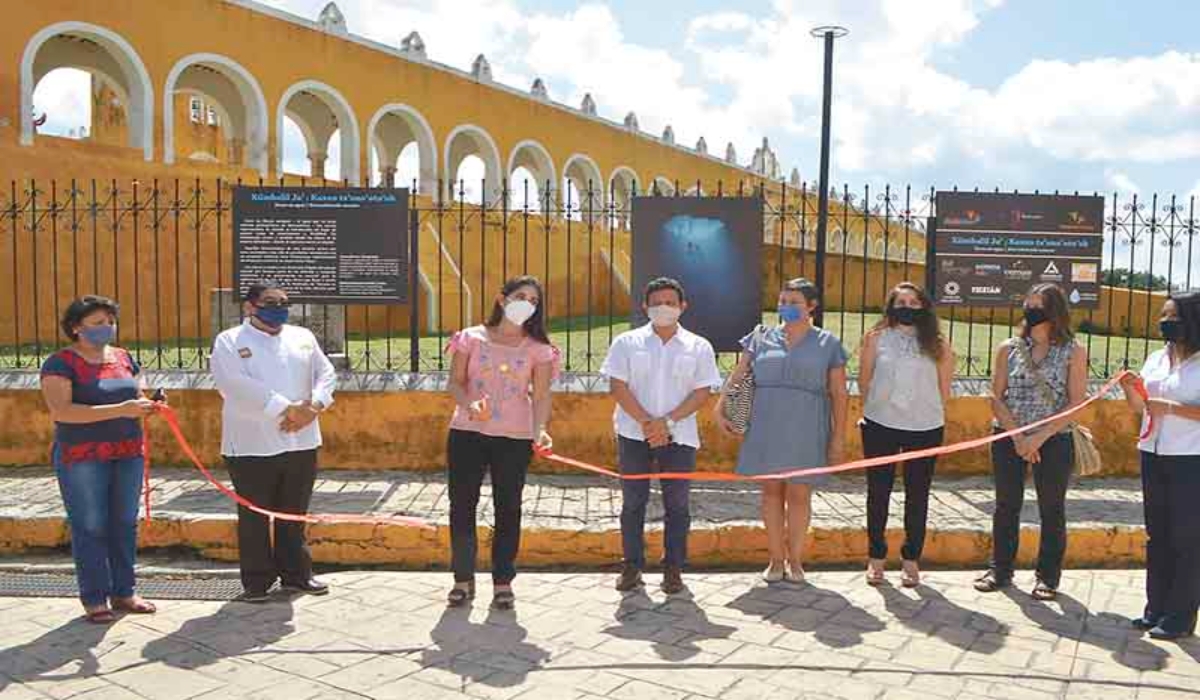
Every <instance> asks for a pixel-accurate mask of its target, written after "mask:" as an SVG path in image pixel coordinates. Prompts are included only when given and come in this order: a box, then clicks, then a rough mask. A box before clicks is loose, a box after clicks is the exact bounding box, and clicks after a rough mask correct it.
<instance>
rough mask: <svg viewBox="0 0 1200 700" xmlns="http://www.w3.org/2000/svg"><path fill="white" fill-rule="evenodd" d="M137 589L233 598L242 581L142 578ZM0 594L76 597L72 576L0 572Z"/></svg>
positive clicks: (156, 594)
mask: <svg viewBox="0 0 1200 700" xmlns="http://www.w3.org/2000/svg"><path fill="white" fill-rule="evenodd" d="M137 591H138V594H139V595H143V596H145V597H147V598H150V599H157V600H233V599H234V598H235V597H237V596H238V594H240V593H241V592H242V582H241V581H239V580H238V579H236V578H146V577H142V578H139V579H138V582H137ZM0 597H10V598H78V597H79V588H78V586H77V585H76V582H75V577H74V576H73V575H67V574H18V573H9V572H0Z"/></svg>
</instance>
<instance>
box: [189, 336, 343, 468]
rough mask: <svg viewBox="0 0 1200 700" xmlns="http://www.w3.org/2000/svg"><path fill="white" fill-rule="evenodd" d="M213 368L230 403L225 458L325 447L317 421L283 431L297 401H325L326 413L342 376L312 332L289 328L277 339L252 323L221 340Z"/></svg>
mask: <svg viewBox="0 0 1200 700" xmlns="http://www.w3.org/2000/svg"><path fill="white" fill-rule="evenodd" d="M211 365H212V375H213V381H214V382H215V383H216V385H217V391H219V392H220V393H221V398H223V399H224V400H225V404H224V406H223V407H222V409H221V454H222V455H224V456H226V457H270V456H272V455H277V454H282V453H284V452H299V451H302V450H313V449H316V448H318V447H320V446H321V427H320V426H319V425H318V423H317V421H315V420H314V421H313V422H312V423H310V424H309V425H307V426H305V427H304V428H303V429H301V430H298V431H296V432H294V433H285V432H284V431H282V430H280V429H279V423H280V420H281V416H282V414H283V412H284V411H285V410H287V407H288V406H289V405H290V404H292V403H293V402H295V401H306V400H307V401H314V402H320V404H321V406H322V407H324V408H328V407H329V406H331V405H332V404H333V391H334V389H335V387H336V386H337V376H336V374H335V373H334V370H333V363H331V362H330V361H329V358H327V357H325V353H324V352H322V351H321V347H320V346H319V345H318V344H317V339H316V337H315V336H314V335H313V334H312V331H310V330H308V329H307V328H303V327H300V326H289V325H286V324H285V325H284V326H283V328H282V329H281V330H280V331H279V333H278V334H275V335H271V334H270V333H264V332H262V331H260V330H259V329H257V328H255V327H254V326H253V325H251V323H250V320H249V319H247V320H246V321H245V322H244V323H243V324H242V325H240V326H237V327H236V328H230V329H229V330H227V331H225V332H223V333H221V335H219V336H217V340H216V342H214V343H213V352H212V360H211Z"/></svg>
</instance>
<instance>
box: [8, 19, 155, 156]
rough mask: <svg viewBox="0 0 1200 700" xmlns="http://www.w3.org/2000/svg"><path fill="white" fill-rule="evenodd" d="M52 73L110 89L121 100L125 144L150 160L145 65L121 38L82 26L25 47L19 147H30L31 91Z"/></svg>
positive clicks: (46, 33)
mask: <svg viewBox="0 0 1200 700" xmlns="http://www.w3.org/2000/svg"><path fill="white" fill-rule="evenodd" d="M56 68H77V69H79V70H83V71H87V72H88V73H91V74H92V75H95V76H99V77H101V78H102V79H103V80H105V82H107V83H109V84H111V85H112V86H113V87H114V88H115V89H117V90H118V92H119V93H120V94H121V96H122V98H123V100H124V106H125V117H126V120H127V122H128V125H129V134H128V140H129V145H130V146H131V147H133V148H141V149H142V153H143V155H144V156H145V159H146V160H154V85H153V84H152V83H151V82H150V73H149V72H148V71H147V70H146V64H145V63H143V62H142V59H141V57H140V56H138V53H137V51H136V50H134V48H133V46H132V45H131V44H130V43H129V42H128V41H126V40H125V38H124V37H122V36H121V35H120V34H117V33H116V32H114V31H112V30H110V29H105V28H104V27H100V26H97V25H94V24H88V23H86V22H59V23H57V24H52V25H50V26H48V27H45V28H43V29H42V30H41V31H39V32H38V33H37V34H34V35H33V37H32V38H31V39H30V40H29V41H28V42H27V43H26V44H25V53H24V54H23V55H22V56H21V114H20V119H21V144H22V145H25V146H30V145H33V139H34V127H33V119H34V117H33V91H34V88H36V87H37V84H38V82H40V81H41V79H42V78H43V77H45V75H46V74H47V73H49V72H50V71H52V70H54V69H56Z"/></svg>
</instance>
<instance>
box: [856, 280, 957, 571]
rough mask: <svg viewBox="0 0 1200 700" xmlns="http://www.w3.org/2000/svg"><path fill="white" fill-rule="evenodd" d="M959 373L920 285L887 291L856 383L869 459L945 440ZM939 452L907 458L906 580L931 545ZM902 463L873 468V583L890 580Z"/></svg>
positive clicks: (870, 501) (903, 285)
mask: <svg viewBox="0 0 1200 700" xmlns="http://www.w3.org/2000/svg"><path fill="white" fill-rule="evenodd" d="M953 377H954V351H953V350H952V349H951V348H950V344H949V343H947V342H946V339H945V338H943V337H942V331H941V328H939V326H938V317H937V314H936V313H934V310H933V300H932V299H930V298H929V295H928V294H926V293H925V290H923V289H921V288H920V287H918V286H917V285H915V284H913V283H911V282H901V283H900V284H898V285H896V286H895V287H894V288H893V289H892V291H891V292H889V293H888V296H887V302H886V303H885V304H884V317H883V320H881V321H880V322H879V323H878V324H877V325H876V326H875V327H874V328H873V329H871V332H870V333H867V335H866V337H865V338H863V344H862V365H861V367H860V368H859V371H858V385H859V387H860V388H861V390H862V392H863V394H864V395H865V399H864V402H863V420H862V422H861V423H859V427H860V428H862V440H863V456H864V457H882V456H884V455H894V454H896V453H897V452H910V451H913V450H923V449H926V448H930V447H936V446H938V445H941V444H942V437H943V432H944V428H945V425H946V412H945V406H946V403H947V402H948V401H949V400H950V382H951V380H952V379H953ZM936 459H937V458H936V457H925V458H923V459H910V460H906V461H905V462H904V546H903V547H902V548H901V550H900V560H901V578H900V582H901V583H902V584H903V585H904V586H906V587H910V588H911V587H914V586H917V585H918V584H920V582H921V572H920V569H919V568H918V566H917V562H918V561H919V560H920V558H921V550H922V548H923V547H924V545H925V522H926V519H927V516H928V513H929V489H930V487H931V485H932V483H933V466H934V462H935V461H936ZM895 479H896V464H895V463H892V464H887V465H884V466H881V467H874V468H872V469H869V470H868V471H867V538H868V540H869V542H870V552H869V559H868V562H867V583H868V584H870V585H872V586H878V585H881V584H883V583H884V581H885V580H886V579H885V575H884V568H885V565H886V563H887V551H888V545H887V536H886V534H887V533H886V530H887V521H888V504H889V502H890V501H891V498H892V486H893V484H894V483H895Z"/></svg>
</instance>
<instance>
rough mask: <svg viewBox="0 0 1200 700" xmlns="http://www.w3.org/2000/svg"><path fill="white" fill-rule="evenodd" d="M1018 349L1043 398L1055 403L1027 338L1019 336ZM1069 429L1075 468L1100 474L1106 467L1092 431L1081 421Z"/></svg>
mask: <svg viewBox="0 0 1200 700" xmlns="http://www.w3.org/2000/svg"><path fill="white" fill-rule="evenodd" d="M1016 341H1017V350H1018V352H1020V353H1021V361H1022V362H1024V363H1025V366H1027V367H1028V368H1029V370H1030V372H1032V373H1033V376H1034V378H1035V379H1037V382H1038V389H1039V391H1041V392H1042V398H1043V399H1044V400H1045V401H1046V403H1049V404H1050V405H1054V390H1053V389H1051V388H1050V382H1049V381H1047V380H1046V376H1045V375H1044V374H1042V370H1041V369H1040V368H1038V367H1037V366H1036V365H1034V364H1033V357H1031V356H1030V354H1029V348H1027V347H1025V340H1024V339H1023V338H1017V339H1016ZM1067 430H1068V431H1069V432H1070V435H1071V444H1072V445H1073V446H1074V448H1075V469H1076V471H1078V472H1079V474H1080V475H1081V476H1092V475H1094V474H1099V473H1100V470H1101V469H1102V468H1103V467H1104V463H1103V461H1102V460H1101V458H1100V450H1099V449H1097V448H1096V440H1095V438H1093V437H1092V431H1090V430H1088V429H1087V428H1085V427H1084V426H1082V425H1080V424H1079V423H1075V422H1072V423H1071V424H1069V425H1068V426H1067Z"/></svg>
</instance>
